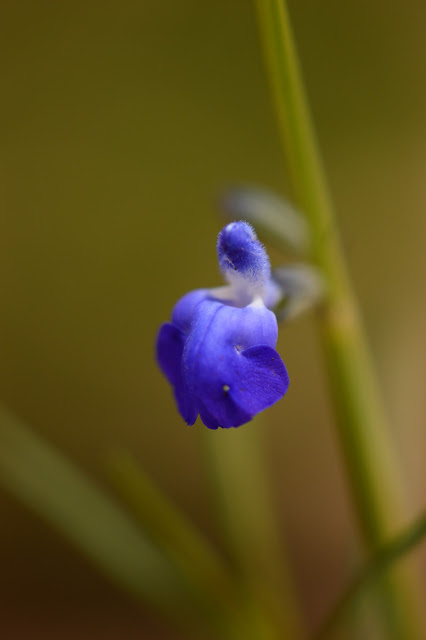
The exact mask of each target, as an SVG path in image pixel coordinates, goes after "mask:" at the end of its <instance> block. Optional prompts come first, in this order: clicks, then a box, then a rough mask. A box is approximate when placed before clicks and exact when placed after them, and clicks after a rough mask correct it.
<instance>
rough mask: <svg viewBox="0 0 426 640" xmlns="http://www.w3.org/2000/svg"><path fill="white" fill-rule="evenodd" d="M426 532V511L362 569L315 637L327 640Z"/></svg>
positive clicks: (315, 639)
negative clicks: (361, 599) (367, 592)
mask: <svg viewBox="0 0 426 640" xmlns="http://www.w3.org/2000/svg"><path fill="white" fill-rule="evenodd" d="M425 536H426V513H425V514H423V515H422V516H421V517H420V518H418V520H416V521H415V522H414V524H412V525H411V526H410V527H408V528H407V529H406V530H405V531H403V532H402V533H401V534H399V535H398V536H397V537H396V538H394V539H393V540H391V541H390V542H389V543H388V544H386V545H385V546H383V547H382V548H381V549H380V550H379V551H378V553H377V555H376V556H375V557H374V558H373V560H372V561H371V563H370V564H368V565H367V566H366V568H365V569H364V570H363V571H361V572H360V573H359V574H358V576H357V577H356V578H355V579H354V580H353V582H352V583H351V584H350V585H349V587H348V589H347V590H346V591H345V592H344V593H343V595H342V596H341V597H340V599H339V600H338V602H337V603H336V605H335V606H334V608H333V610H332V611H331V613H330V615H329V616H328V617H327V619H326V620H325V621H324V623H323V624H322V625H321V627H320V629H319V630H318V632H317V633H316V634H315V635H314V640H324V639H325V638H327V637H329V636H330V634H331V633H332V632H333V631H334V630H335V629H336V628H337V627H338V625H339V623H340V622H341V621H342V620H343V618H344V617H345V615H346V614H347V613H348V612H349V610H350V609H351V607H352V606H353V605H354V604H355V602H356V600H357V599H358V598H359V597H360V595H361V594H362V593H364V592H365V591H366V590H367V589H368V588H369V587H370V586H371V585H372V584H373V583H374V581H375V580H377V579H378V578H379V577H380V575H381V574H383V573H384V572H385V571H386V570H387V569H389V568H390V567H391V565H392V564H394V563H395V562H397V561H398V560H400V559H401V558H402V557H403V556H404V555H405V554H407V553H408V552H409V551H410V550H411V549H412V548H413V547H415V546H416V545H417V544H419V543H420V542H421V541H422V540H423V539H424V538H425Z"/></svg>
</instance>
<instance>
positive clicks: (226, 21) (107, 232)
mask: <svg viewBox="0 0 426 640" xmlns="http://www.w3.org/2000/svg"><path fill="white" fill-rule="evenodd" d="M290 9H291V14H292V17H293V21H294V27H295V33H296V38H297V41H298V45H299V50H300V53H301V60H302V65H303V70H304V73H305V79H306V84H307V89H308V95H309V98H310V101H311V104H312V110H313V114H314V120H315V123H316V126H317V131H318V136H319V140H320V143H321V145H322V149H323V154H324V159H325V165H326V169H327V172H328V176H329V180H330V184H331V189H332V193H333V196H334V201H335V204H336V207H337V211H338V218H339V223H340V226H341V229H342V234H343V240H344V245H345V248H346V251H347V256H348V260H349V265H350V270H351V273H352V275H353V278H354V283H355V288H356V290H357V292H358V294H359V298H360V301H361V304H362V307H363V311H364V317H365V320H366V325H367V330H368V335H369V338H370V341H371V344H372V348H373V353H374V356H375V357H376V359H377V363H378V370H379V373H380V381H381V387H382V390H383V393H384V395H385V400H386V403H387V409H388V414H389V417H390V423H391V426H392V429H393V434H394V437H395V441H396V443H397V446H398V450H399V453H400V456H401V459H402V462H403V465H404V474H405V479H406V483H407V486H408V494H409V500H410V509H409V511H410V513H411V514H415V513H416V512H417V510H418V509H420V507H421V506H422V505H423V504H424V500H425V497H426V491H425V486H426V471H425V468H426V465H425V457H426V430H425V427H426V399H425V398H426V395H425V392H424V389H425V377H426V343H425V337H424V328H425V325H426V303H425V240H426V217H425V206H426V126H425V125H426V47H425V44H424V33H425V29H426V6H425V4H424V3H423V2H422V1H421V0H411V1H409V2H407V3H399V2H396V0H391V1H390V2H384V1H382V0H374V1H373V2H366V1H361V2H359V1H355V0H347V1H346V2H344V3H342V2H338V1H337V0H333V1H324V0H322V1H319V0H311V1H309V2H308V1H307V0H305V1H299V2H296V1H295V0H294V1H292V2H290ZM0 69H1V70H0V80H1V101H0V127H1V133H0V190H1V218H0V219H1V233H0V260H1V269H0V298H1V311H0V325H1V328H0V391H1V398H2V400H3V401H4V403H5V404H6V405H7V406H9V407H10V408H11V409H12V410H13V411H14V412H15V413H17V414H18V415H19V416H21V417H22V418H24V419H25V420H26V421H28V422H29V423H30V424H31V425H32V427H33V428H34V430H36V431H37V432H38V433H40V434H42V435H43V436H44V437H45V438H47V439H48V441H50V442H52V443H54V444H55V445H57V446H58V447H60V448H61V450H62V451H64V452H66V453H67V454H68V455H69V456H70V457H72V458H73V459H74V460H75V461H77V462H78V463H79V464H80V465H81V466H82V467H83V468H85V469H86V470H88V471H89V472H90V473H91V474H92V475H93V476H94V477H96V478H97V479H98V481H99V482H101V483H103V484H104V485H108V484H109V482H108V479H107V474H106V472H105V459H106V457H107V455H108V453H109V452H110V451H111V450H112V449H114V448H115V447H122V448H123V447H124V448H128V449H130V450H131V451H132V453H133V454H134V455H135V457H136V458H137V459H138V460H139V461H140V462H141V463H142V464H143V466H144V467H145V468H146V469H147V470H148V471H149V472H150V474H151V475H152V477H153V478H154V479H155V480H156V481H157V482H158V484H159V485H160V486H161V487H162V488H163V489H164V490H165V491H166V492H167V493H168V494H169V495H170V496H171V497H172V498H173V499H174V500H176V501H177V502H178V504H180V505H181V506H182V508H183V509H184V510H185V511H186V513H188V514H189V515H190V517H191V518H192V519H193V520H194V521H195V522H196V523H197V524H198V525H199V526H200V527H201V528H202V529H203V531H204V532H205V533H207V535H208V536H209V537H210V538H211V539H213V540H215V541H217V542H218V544H220V541H219V537H218V528H217V526H216V523H215V518H214V514H213V512H212V509H211V506H212V505H211V501H210V496H209V490H208V486H207V482H206V478H205V476H204V464H203V447H202V443H203V440H204V439H206V438H214V437H222V438H226V437H229V438H237V437H238V430H237V431H230V432H210V431H207V430H206V429H205V428H204V427H203V426H202V425H200V424H198V423H197V425H196V426H194V427H192V428H188V427H187V426H186V425H185V424H183V422H182V420H181V419H180V417H179V415H178V414H177V412H176V410H175V407H174V403H173V398H172V394H171V392H170V389H169V387H168V385H167V383H166V381H165V380H164V379H163V378H162V376H161V374H160V373H159V371H158V369H157V367H156V365H155V360H154V341H155V335H156V331H157V329H158V326H159V324H160V323H161V322H163V321H165V320H166V319H167V318H168V316H169V314H170V311H171V308H172V306H173V304H174V302H175V301H176V300H177V299H178V298H179V297H180V296H181V295H183V294H184V293H185V292H186V291H188V290H190V289H194V288H197V287H200V286H215V285H216V284H219V282H220V275H219V273H218V269H217V265H216V256H215V238H216V234H217V233H218V231H219V230H220V228H221V225H222V219H221V217H220V214H219V211H218V206H217V201H218V199H219V197H220V194H221V193H222V192H223V190H224V189H225V188H226V187H228V186H229V185H232V184H234V183H241V182H248V183H252V184H259V185H262V186H266V187H269V188H271V189H273V190H276V191H278V192H281V193H283V194H287V195H288V194H289V193H290V192H289V190H288V185H287V182H286V175H285V160H284V158H283V157H282V153H281V150H280V144H279V140H278V135H277V128H276V124H275V119H274V112H273V109H272V107H271V103H270V99H269V94H268V87H267V85H266V80H265V75H264V69H263V64H262V59H261V52H260V48H259V43H258V36H257V28H256V24H255V16H254V11H253V7H252V5H251V2H249V1H247V2H244V1H243V0H232V1H229V2H225V1H224V0H222V1H219V2H197V1H196V0H185V2H173V1H171V0H166V1H164V2H155V1H154V0H149V1H139V2H136V1H134V2H131V1H130V0H122V1H121V2H111V1H107V2H102V3H95V2H90V1H89V2H80V1H74V2H52V1H51V0H50V1H46V2H42V1H34V2H30V1H29V0H26V1H21V2H12V1H11V0H3V2H1V3H0ZM272 257H273V261H274V262H275V263H277V262H278V261H283V260H284V258H283V257H282V256H279V255H278V254H277V253H275V252H272ZM279 351H280V353H281V354H282V356H283V358H284V361H285V362H286V364H287V368H288V370H289V373H290V378H291V386H290V390H289V392H288V395H287V396H286V398H285V399H284V400H283V401H281V402H280V403H279V404H278V405H276V406H275V407H273V408H272V409H270V410H268V411H267V412H266V414H265V419H264V421H263V426H262V428H263V429H264V431H265V434H264V435H265V440H266V442H267V447H268V456H269V460H270V465H269V466H270V469H271V480H272V486H273V489H274V495H275V500H276V507H277V514H278V516H279V519H280V523H281V526H282V530H283V536H284V535H285V536H286V539H287V544H288V545H289V548H290V552H291V557H292V566H293V568H294V572H295V578H296V583H297V587H298V589H299V592H300V594H301V595H302V597H303V601H304V604H305V608H306V616H307V619H308V620H309V621H310V622H311V623H315V622H316V621H317V620H318V619H319V617H320V616H321V615H322V614H323V613H324V611H325V610H326V608H327V607H328V606H329V605H330V603H331V602H332V600H333V599H334V597H335V595H336V593H337V591H338V590H339V588H340V587H341V586H342V585H343V584H344V583H345V580H346V579H347V578H348V576H349V572H350V562H348V559H350V558H351V554H352V552H353V549H354V540H355V537H356V533H355V531H356V529H355V524H354V521H353V519H352V514H351V509H350V507H349V501H348V496H347V492H346V486H345V477H344V473H343V471H342V469H341V464H340V458H339V449H338V444H337V442H336V441H335V439H334V432H333V414H332V409H331V407H330V405H329V397H328V389H327V382H326V379H325V377H324V371H323V367H322V359H321V353H320V351H319V346H318V343H317V339H316V333H315V324H314V321H313V318H312V317H307V318H304V319H302V320H300V321H298V322H297V323H295V324H292V325H289V326H285V327H283V328H282V329H281V332H280V338H279ZM245 428H250V425H247V426H246V427H242V429H245ZM0 521H1V526H0V566H1V567H2V571H1V577H0V633H1V635H2V637H5V638H7V639H11V640H18V639H19V640H20V639H21V638H25V639H27V638H50V637H52V638H58V637H60V638H61V639H65V640H66V639H68V638H77V637H78V638H96V637H102V638H103V639H109V638H114V639H116V638H117V639H118V638H120V639H121V638H124V637H125V638H126V639H131V638H133V637H134V638H136V637H137V638H141V637H149V638H153V637H157V635H156V634H158V637H160V636H161V637H163V636H162V635H161V634H162V630H161V625H159V624H158V622H153V621H152V620H151V619H150V618H151V616H150V613H149V611H143V610H141V609H138V608H137V607H136V606H135V605H133V604H131V603H129V602H128V601H127V600H126V599H125V598H124V596H122V595H121V594H120V593H119V592H118V591H116V589H115V587H114V586H113V585H110V584H109V583H107V582H106V581H104V579H103V578H102V577H100V576H98V575H97V574H96V573H95V571H94V570H93V569H92V568H91V567H90V566H89V564H88V563H87V562H86V561H85V560H84V559H82V558H80V557H79V555H78V554H77V553H76V552H75V551H74V550H72V549H70V548H69V547H68V545H67V544H66V543H65V542H63V541H62V540H61V539H59V538H58V537H57V536H56V535H55V534H54V533H53V532H52V531H51V530H50V529H49V528H48V527H47V526H46V525H45V524H44V523H43V522H42V521H40V520H38V519H37V518H36V517H35V516H33V515H32V514H31V513H28V512H27V511H26V510H25V509H24V508H23V507H22V506H21V505H20V504H18V503H17V502H15V500H13V499H12V498H10V497H9V496H8V495H7V494H6V493H5V492H1V493H0ZM417 557H418V559H419V563H420V566H421V567H422V570H423V575H424V574H425V572H426V566H425V562H424V560H423V559H422V556H421V555H418V554H417ZM152 625H154V626H152ZM165 637H175V636H173V635H170V634H168V635H167V634H166V636H165Z"/></svg>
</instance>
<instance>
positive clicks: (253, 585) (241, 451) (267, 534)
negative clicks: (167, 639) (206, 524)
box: [202, 417, 304, 640]
mask: <svg viewBox="0 0 426 640" xmlns="http://www.w3.org/2000/svg"><path fill="white" fill-rule="evenodd" d="M261 427H262V425H261V418H260V417H257V418H256V419H255V420H254V421H253V422H251V423H250V424H248V425H246V426H245V427H244V428H243V429H238V430H237V429H219V430H218V431H216V432H214V433H212V432H211V431H207V430H206V431H205V432H203V433H202V437H203V440H204V442H205V447H206V449H207V458H208V461H209V464H210V470H211V476H212V480H213V482H212V485H213V488H214V490H215V493H216V496H215V497H216V502H217V505H218V512H219V516H220V518H219V521H220V524H221V525H222V528H223V530H224V533H225V539H226V541H227V545H228V550H229V553H230V555H231V557H232V559H233V561H234V563H235V564H236V568H237V571H238V573H239V575H240V581H241V592H242V596H243V598H245V601H246V615H247V617H248V619H249V620H250V621H251V622H250V624H251V630H250V636H248V637H250V638H251V637H253V638H256V639H257V638H262V639H265V640H270V639H271V640H277V639H279V638H291V639H292V640H299V639H300V638H302V637H303V635H304V634H303V633H302V628H301V622H300V620H301V616H300V615H299V611H298V609H297V603H296V601H295V598H294V595H293V593H292V588H291V581H290V578H289V571H288V568H287V562H286V559H285V558H284V557H283V550H282V544H281V541H280V539H279V536H278V532H277V523H276V522H275V519H274V516H273V513H274V509H273V506H272V504H271V496H270V491H269V487H268V485H267V480H266V477H267V474H266V472H265V468H264V466H265V465H264V459H263V442H262V433H261V432H262V428H261Z"/></svg>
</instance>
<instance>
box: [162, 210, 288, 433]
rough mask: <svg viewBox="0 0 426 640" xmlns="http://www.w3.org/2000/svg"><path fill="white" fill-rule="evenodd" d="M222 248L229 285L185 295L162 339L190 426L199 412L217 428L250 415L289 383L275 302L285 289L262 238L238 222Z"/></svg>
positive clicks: (224, 234)
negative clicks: (274, 278)
mask: <svg viewBox="0 0 426 640" xmlns="http://www.w3.org/2000/svg"><path fill="white" fill-rule="evenodd" d="M217 252H218V258H219V265H220V268H221V271H222V273H223V275H224V277H225V279H226V280H227V281H228V285H227V286H224V287H220V288H216V289H198V290H196V291H191V292H190V293H188V294H186V295H185V296H184V297H183V298H181V299H180V300H179V302H178V303H177V304H176V306H175V308H174V309H173V314H172V321H171V322H170V323H166V324H163V325H162V326H161V328H160V331H159V334H158V338H157V360H158V363H159V365H160V367H161V369H162V371H163V373H164V374H165V376H166V377H167V379H168V380H169V382H170V384H171V385H172V386H173V388H174V394H175V398H176V403H177V406H178V409H179V412H180V414H181V415H182V417H183V419H184V420H185V421H186V422H187V423H188V424H189V425H192V424H194V422H195V420H196V419H197V416H198V415H200V418H201V420H202V421H203V423H204V424H205V425H206V426H207V427H209V428H210V429H217V428H218V427H224V428H228V427H239V426H240V425H242V424H244V423H246V422H248V421H249V420H251V419H252V418H253V416H254V415H256V414H257V413H259V412H260V411H263V410H264V409H266V408H267V407H270V406H271V405H273V404H274V403H275V402H277V400H279V399H280V398H282V397H283V396H284V394H285V393H286V391H287V389H288V385H289V378H288V374H287V370H286V368H285V365H284V363H283V361H282V360H281V358H280V356H279V354H278V353H277V351H275V346H276V343H277V335H278V328H277V320H276V317H275V315H274V313H273V312H272V311H271V310H270V308H268V307H273V306H274V304H275V303H276V301H277V299H278V297H279V292H278V290H277V286H276V285H274V283H273V281H272V280H271V269H270V264H269V258H268V255H267V253H266V251H265V249H264V247H263V245H262V244H261V243H260V242H259V240H258V239H257V236H256V234H255V232H254V229H253V228H252V227H251V226H250V225H249V224H248V223H247V222H232V223H230V224H228V225H227V226H226V227H225V228H224V229H223V230H222V231H221V232H220V234H219V237H218V242H217Z"/></svg>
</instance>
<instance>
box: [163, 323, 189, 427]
mask: <svg viewBox="0 0 426 640" xmlns="http://www.w3.org/2000/svg"><path fill="white" fill-rule="evenodd" d="M185 341H186V335H185V334H184V333H183V331H181V330H180V329H179V328H178V327H176V326H175V325H174V324H171V323H169V322H166V323H165V324H163V325H162V326H161V327H160V330H159V332H158V337H157V361H158V364H159V366H160V368H161V370H162V371H163V373H164V375H165V376H166V378H167V379H168V381H169V382H170V384H171V385H172V386H173V387H174V394H175V399H176V403H177V405H178V409H179V412H180V414H181V416H182V417H183V419H184V420H185V422H187V423H188V424H189V425H192V424H194V422H195V421H196V419H197V415H198V410H197V408H196V406H195V404H194V401H193V398H192V396H191V394H190V393H189V390H188V388H187V384H186V380H185V376H184V375H183V371H182V354H183V349H184V345H185Z"/></svg>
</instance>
